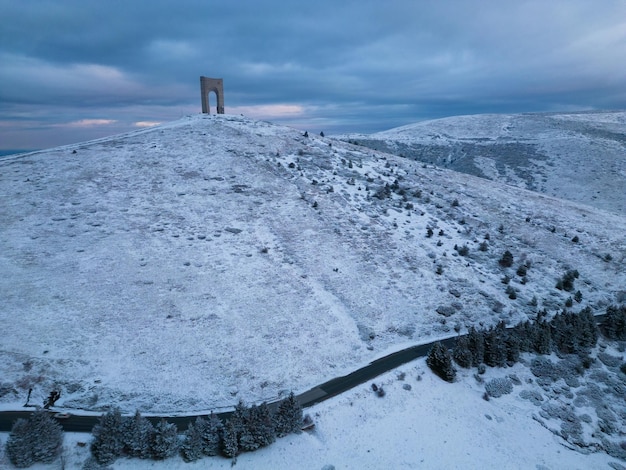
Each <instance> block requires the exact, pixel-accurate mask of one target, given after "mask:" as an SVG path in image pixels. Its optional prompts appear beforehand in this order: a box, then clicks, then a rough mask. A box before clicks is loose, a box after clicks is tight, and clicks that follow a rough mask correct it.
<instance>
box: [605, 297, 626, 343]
mask: <svg viewBox="0 0 626 470" xmlns="http://www.w3.org/2000/svg"><path fill="white" fill-rule="evenodd" d="M601 328H602V333H603V334H604V336H606V337H607V338H608V339H617V340H620V341H623V340H626V305H622V306H621V307H617V306H615V305H609V306H608V307H607V309H606V315H605V317H604V320H603V321H602V327H601Z"/></svg>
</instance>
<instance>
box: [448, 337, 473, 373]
mask: <svg viewBox="0 0 626 470" xmlns="http://www.w3.org/2000/svg"><path fill="white" fill-rule="evenodd" d="M452 357H453V358H454V362H456V363H457V364H458V365H459V366H461V367H463V368H464V369H469V368H470V367H472V352H471V351H470V349H469V339H468V337H467V336H459V337H458V338H457V340H456V345H455V346H454V350H453V351H452Z"/></svg>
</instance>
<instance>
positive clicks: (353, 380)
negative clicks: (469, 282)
mask: <svg viewBox="0 0 626 470" xmlns="http://www.w3.org/2000/svg"><path fill="white" fill-rule="evenodd" d="M455 339H456V336H454V337H451V338H447V339H443V340H440V341H441V342H442V343H443V344H445V345H446V346H448V347H452V346H453V345H454V342H455ZM434 343H435V342H432V343H428V344H421V345H418V346H411V347H410V348H407V349H403V350H401V351H397V352H395V353H392V354H389V355H388V356H385V357H382V358H380V359H376V360H375V361H373V362H370V363H369V364H368V365H366V366H365V367H362V368H360V369H358V370H355V371H354V372H352V373H350V374H348V375H345V376H343V377H337V378H334V379H331V380H329V381H328V382H325V383H323V384H321V385H318V386H316V387H313V388H312V389H310V390H308V391H306V392H304V393H301V394H300V395H297V397H296V398H297V399H298V401H299V402H300V404H301V405H302V407H303V408H306V407H309V406H313V405H315V404H316V403H320V402H322V401H324V400H328V399H329V398H331V397H334V396H336V395H339V394H340V393H343V392H345V391H346V390H350V389H351V388H354V387H356V386H357V385H360V384H362V383H364V382H367V381H368V380H371V379H373V378H374V377H377V376H379V375H381V374H383V373H384V372H387V371H389V370H391V369H394V368H396V367H398V366H401V365H402V364H406V363H407V362H410V361H412V360H414V359H417V358H418V357H424V356H426V355H427V354H428V351H430V348H431V347H432V345H433V344H434ZM268 405H269V407H270V409H272V410H273V409H275V408H276V407H277V406H278V402H271V403H268ZM51 412H52V413H54V412H55V410H51ZM31 413H32V410H23V411H2V412H0V431H10V430H11V427H12V426H13V423H14V422H15V421H16V420H17V419H18V418H24V419H28V417H29V416H30V414H31ZM215 414H216V415H218V416H219V417H220V418H222V419H224V418H228V417H229V416H230V414H231V412H229V411H227V412H221V413H215ZM100 416H101V414H97V415H93V416H81V415H70V417H69V418H66V419H59V420H58V421H59V423H60V424H61V425H62V426H63V430H65V431H68V432H86V433H90V432H91V430H92V429H93V427H94V425H95V424H96V422H97V421H98V419H99V418H100ZM197 416H198V415H193V416H146V417H147V418H148V419H149V420H150V421H152V422H153V423H155V424H156V423H157V422H158V421H159V420H161V419H165V420H167V421H168V422H170V423H173V424H175V425H176V426H177V427H178V429H179V430H184V429H187V425H188V424H189V423H190V422H191V421H194V420H195V419H196V417H197ZM199 416H203V417H206V416H207V415H206V414H204V415H199Z"/></svg>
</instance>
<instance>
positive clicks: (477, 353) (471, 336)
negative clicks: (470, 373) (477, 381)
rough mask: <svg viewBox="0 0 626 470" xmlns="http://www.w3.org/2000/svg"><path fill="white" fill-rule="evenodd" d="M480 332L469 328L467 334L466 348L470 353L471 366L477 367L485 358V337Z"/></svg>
mask: <svg viewBox="0 0 626 470" xmlns="http://www.w3.org/2000/svg"><path fill="white" fill-rule="evenodd" d="M484 336H485V335H484V333H483V332H482V331H478V330H476V328H474V327H473V326H471V327H470V329H469V331H468V333H467V339H468V343H469V344H468V347H469V350H470V352H471V353H472V366H473V367H478V366H479V365H480V364H482V363H483V361H484V358H485V337H484Z"/></svg>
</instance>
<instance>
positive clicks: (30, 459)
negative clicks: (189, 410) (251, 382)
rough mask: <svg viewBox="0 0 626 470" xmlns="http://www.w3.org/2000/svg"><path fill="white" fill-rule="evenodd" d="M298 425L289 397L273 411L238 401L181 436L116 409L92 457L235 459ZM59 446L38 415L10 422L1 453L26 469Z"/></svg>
mask: <svg viewBox="0 0 626 470" xmlns="http://www.w3.org/2000/svg"><path fill="white" fill-rule="evenodd" d="M302 424H303V417H302V407H301V406H300V403H299V402H298V400H297V398H296V397H295V396H294V394H293V393H291V394H290V395H289V397H287V398H286V399H284V400H282V401H281V402H279V403H278V405H277V407H276V411H275V412H272V411H271V410H270V407H269V406H268V405H267V404H265V403H263V404H261V405H258V406H257V405H252V406H246V405H245V404H244V403H243V402H239V404H238V405H237V406H236V407H235V410H234V412H233V413H232V415H231V416H230V418H228V419H226V420H224V421H222V419H221V418H220V417H219V416H217V415H216V414H211V415H209V416H208V417H206V418H205V417H197V418H196V420H195V421H194V422H191V423H190V424H189V426H188V427H187V430H186V431H185V432H184V433H183V434H182V435H181V434H180V433H179V432H178V429H177V427H176V425H174V424H172V423H168V422H167V421H165V420H161V421H159V422H158V423H157V424H156V425H154V424H152V422H151V421H150V420H149V419H148V418H146V417H144V416H142V415H141V413H139V411H137V412H136V413H135V415H134V416H131V417H124V416H122V414H121V412H120V410H119V409H115V410H112V411H109V412H108V413H105V414H104V415H102V416H101V417H100V419H99V421H98V423H97V424H96V425H95V426H94V428H93V430H92V434H93V440H92V442H91V454H92V456H93V459H94V460H95V462H96V463H97V464H98V465H108V464H110V463H112V462H114V461H115V460H116V459H117V458H118V457H131V458H140V459H155V460H163V459H167V458H169V457H172V456H174V455H176V454H178V453H180V455H181V456H182V458H183V459H184V460H185V461H187V462H191V461H195V460H198V459H201V458H203V457H205V456H216V455H223V456H225V457H236V456H237V455H239V454H240V453H241V452H250V451H254V450H256V449H259V448H261V447H265V446H268V445H270V444H271V443H272V442H274V441H275V440H276V438H277V437H283V436H286V435H287V434H290V433H294V432H296V433H297V432H300V429H301V427H302ZM62 444H63V431H62V428H61V426H60V425H59V424H58V423H57V422H56V421H55V420H54V419H53V418H52V417H51V415H50V413H49V412H47V411H44V410H38V411H36V412H34V413H33V414H32V415H31V416H30V418H29V419H28V420H25V419H18V420H17V421H16V422H15V424H14V425H13V428H12V429H11V433H10V434H9V439H8V441H7V445H6V450H7V456H8V457H9V460H10V461H11V463H13V465H15V466H16V467H18V468H26V467H30V466H31V465H33V464H34V463H37V462H42V463H50V462H52V461H54V460H55V459H56V458H57V456H58V455H59V453H60V452H61V448H62ZM98 465H95V466H94V467H97V466H98Z"/></svg>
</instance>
